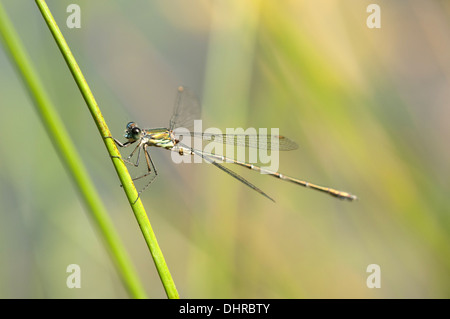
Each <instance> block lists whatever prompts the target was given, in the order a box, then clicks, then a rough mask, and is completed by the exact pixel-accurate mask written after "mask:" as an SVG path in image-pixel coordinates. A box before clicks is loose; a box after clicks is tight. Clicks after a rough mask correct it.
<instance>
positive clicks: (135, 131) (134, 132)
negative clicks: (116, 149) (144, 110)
mask: <svg viewBox="0 0 450 319" xmlns="http://www.w3.org/2000/svg"><path fill="white" fill-rule="evenodd" d="M131 133H132V134H133V135H139V134H141V129H140V128H139V127H134V128H133V129H132V130H131Z"/></svg>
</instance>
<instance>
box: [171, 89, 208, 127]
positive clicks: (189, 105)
mask: <svg viewBox="0 0 450 319" xmlns="http://www.w3.org/2000/svg"><path fill="white" fill-rule="evenodd" d="M201 111H202V109H201V106H200V102H199V101H198V99H197V97H196V96H195V94H194V93H193V92H192V91H190V90H189V89H188V88H186V87H183V86H180V87H179V88H178V93H177V98H176V101H175V109H174V112H173V115H172V118H171V119H170V123H169V130H170V131H172V130H174V129H176V128H179V127H184V128H187V129H188V130H189V131H192V130H193V128H194V120H200V118H201Z"/></svg>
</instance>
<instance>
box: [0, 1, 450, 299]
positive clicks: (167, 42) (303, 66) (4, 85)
mask: <svg viewBox="0 0 450 319" xmlns="http://www.w3.org/2000/svg"><path fill="white" fill-rule="evenodd" d="M372 2H374V1H362V0H345V1H344V0H336V1H333V0H320V1H318V0H314V1H313V0H305V1H300V0H291V1H271V0H248V1H240V0H226V1H225V0H223V1H207V0H195V1H183V0H161V1H153V0H152V1H150V0H149V1H143V0H135V1H125V0H122V1H119V0H115V1H113V0H108V1H106V0H96V1H87V0H78V1H72V0H71V1H61V0H58V1H56V0H48V1H47V4H48V5H49V7H50V9H51V11H52V13H53V15H54V17H55V19H56V21H57V22H58V24H59V26H60V28H61V30H62V32H63V34H64V36H65V37H66V40H67V42H68V44H69V46H70V47H71V49H72V52H73V53H74V55H75V57H76V59H77V61H78V63H79V65H80V67H81V69H82V71H83V73H84V75H85V77H86V79H87V81H88V83H89V85H90V87H91V89H92V91H93V93H94V95H95V98H96V100H97V102H98V103H99V105H100V108H101V109H102V112H103V115H104V117H105V119H106V121H107V123H108V125H109V127H110V129H111V131H112V132H113V134H114V135H115V136H116V137H118V138H121V136H122V134H123V130H124V127H125V124H126V123H127V122H129V121H130V120H134V121H137V122H138V123H139V124H140V125H141V126H145V127H164V126H167V125H168V121H169V118H170V116H171V113H172V110H173V104H174V100H175V93H176V88H177V87H178V86H179V85H186V86H189V87H190V88H191V89H192V90H193V91H194V92H195V93H196V94H197V95H198V96H199V99H200V100H201V101H202V105H203V119H204V127H207V126H214V127H218V128H221V129H223V130H225V128H227V127H244V128H247V127H255V128H259V127H266V128H280V134H282V135H285V136H288V137H290V138H291V139H293V140H295V141H296V142H297V143H298V144H299V146H300V147H299V149H298V150H296V151H291V152H284V153H281V154H280V172H282V173H284V174H287V175H290V176H293V177H298V178H301V179H305V180H308V181H311V182H315V183H318V184H321V185H326V186H331V187H335V188H337V189H342V190H345V191H349V192H352V193H354V194H356V195H358V197H359V201H357V202H352V203H350V202H347V201H340V200H337V199H335V198H332V197H331V196H327V195H324V194H321V193H318V192H314V191H312V190H308V189H304V188H302V187H300V186H296V185H293V184H290V183H286V182H283V181H280V180H276V179H274V178H271V177H268V176H263V175H260V174H258V173H256V172H251V171H248V170H246V169H245V168H240V167H237V168H235V171H236V172H238V173H240V174H242V175H243V176H244V177H246V178H247V179H249V180H250V181H251V182H253V183H255V184H256V185H257V186H259V187H261V188H262V189H263V190H264V191H266V192H267V193H268V194H269V195H271V196H272V197H274V198H275V200H276V203H272V202H270V201H268V200H267V199H265V198H264V197H262V196H261V195H259V194H258V193H256V192H254V191H252V190H251V189H249V188H247V187H246V186H244V185H242V184H240V183H239V182H237V181H236V180H234V179H232V178H230V177H229V176H227V175H226V174H224V173H223V172H221V171H219V170H218V169H216V168H214V167H212V166H211V165H207V164H191V165H189V164H184V165H177V164H174V163H172V161H171V160H170V153H169V152H167V151H165V150H160V149H152V156H153V160H154V162H155V164H156V166H157V168H158V173H159V176H158V178H157V181H156V182H154V183H153V184H152V185H151V187H150V188H149V189H148V190H147V191H146V192H145V193H144V194H143V196H142V198H143V201H144V205H145V207H146V209H147V213H148V215H149V218H150V221H151V222H152V226H153V228H154V231H155V232H156V236H157V238H158V241H159V244H160V245H161V248H162V250H163V253H164V255H165V258H166V261H167V263H168V266H169V268H170V270H171V273H172V276H173V278H174V280H175V283H176V285H177V288H178V290H179V293H180V295H181V297H187V298H448V297H450V246H449V244H450V219H449V213H450V199H449V198H450V196H449V194H450V184H449V180H450V178H449V175H450V174H449V173H450V165H449V162H450V152H449V147H448V143H449V142H448V140H449V137H450V125H449V118H450V107H449V103H450V89H449V85H450V25H449V24H450V3H449V2H448V1H437V0H430V1H423V0H417V1H416V0H398V1H386V0H384V1H383V0H378V1H376V3H377V4H378V5H380V7H381V28H380V29H369V28H368V27H367V25H366V19H367V17H368V16H369V13H367V12H366V8H367V6H368V5H369V4H370V3H372ZM2 3H3V5H4V7H5V9H6V10H7V12H8V14H9V16H10V18H11V19H12V21H13V23H14V25H15V27H16V28H17V30H18V32H19V35H20V37H21V39H22V41H23V43H24V45H25V46H26V48H27V50H28V53H29V55H30V56H31V58H32V60H33V62H34V64H35V67H36V68H37V70H38V72H39V75H40V77H41V79H42V80H43V81H44V83H45V86H46V89H47V90H48V92H49V94H50V96H51V98H52V100H53V102H54V103H55V105H56V106H57V107H58V111H59V113H60V115H61V117H62V119H63V121H64V124H65V125H66V126H67V129H68V130H69V132H70V135H71V137H72V139H73V140H74V142H75V144H76V146H77V148H78V151H79V152H80V154H81V156H82V159H83V162H84V164H85V165H86V166H87V168H88V169H89V173H90V175H91V177H92V179H93V180H94V182H95V185H96V186H97V188H98V190H99V192H100V194H101V196H102V199H103V200H104V202H105V204H106V206H107V208H108V212H109V214H110V216H111V217H112V218H113V221H114V224H115V226H116V227H117V229H118V231H119V233H120V236H121V238H122V239H123V241H124V242H125V245H126V247H127V249H128V251H129V253H130V255H131V257H132V260H133V262H134V264H135V266H136V268H137V269H138V272H139V276H140V278H141V280H142V282H143V284H144V286H145V288H146V291H147V293H148V294H149V296H150V297H152V298H165V293H164V290H163V288H162V286H161V283H160V281H159V277H158V275H157V272H156V270H155V267H154V264H153V261H152V259H151V256H150V254H149V253H148V249H147V247H146V244H145V242H144V240H143V237H142V234H141V233H140V231H139V228H138V225H137V223H136V220H135V218H134V215H133V213H132V211H131V209H130V207H129V205H128V203H127V200H126V197H125V196H124V194H123V190H122V189H121V188H120V187H119V181H118V178H117V175H116V173H115V171H114V169H113V166H112V164H111V160H110V159H109V158H108V155H107V153H106V151H105V148H104V146H103V141H102V140H101V138H100V136H99V134H98V132H97V129H96V127H95V125H94V122H93V121H92V119H91V118H90V115H89V112H88V110H87V108H86V107H85V103H84V100H83V99H82V97H81V94H80V93H79V91H78V89H77V87H76V85H75V83H74V80H73V79H72V77H71V75H70V72H69V70H68V68H67V66H66V64H65V63H64V61H63V58H62V56H61V54H60V52H59V50H58V49H57V47H56V44H55V43H54V41H53V38H52V37H51V35H50V33H49V30H48V28H47V27H46V25H45V23H44V21H43V19H42V17H41V15H40V13H39V11H38V9H37V7H36V5H35V3H34V2H33V1H13V0H3V1H2ZM70 3H77V4H78V5H80V7H81V19H82V20H81V28H80V29H69V28H67V27H66V19H67V17H68V15H69V13H67V12H66V8H67V6H68V5H69V4H70ZM2 48H3V47H2ZM0 106H1V113H0V297H1V298H128V294H127V292H126V290H125V289H124V288H123V285H122V283H121V281H120V279H119V277H118V275H117V273H116V271H115V268H114V267H113V265H112V263H111V260H110V258H109V255H108V253H107V252H106V251H105V248H104V245H103V242H102V240H101V239H100V238H99V236H98V233H97V230H96V228H95V227H94V225H93V223H92V221H91V220H90V217H89V216H88V214H86V211H85V208H84V206H83V205H82V203H81V201H80V199H79V197H78V194H77V192H76V191H75V189H74V187H73V185H72V182H71V181H70V180H69V178H68V175H67V173H66V171H65V170H64V168H63V166H62V164H61V163H60V161H59V158H58V156H57V155H56V154H55V151H54V149H53V147H52V144H51V142H50V141H49V138H48V136H47V135H46V132H45V130H44V128H43V126H42V123H41V122H40V121H39V118H38V116H37V113H36V111H35V110H34V107H33V104H32V102H31V100H30V98H29V96H28V95H27V93H26V91H25V90H24V87H23V85H22V82H21V81H20V80H19V78H18V76H17V74H16V72H15V69H13V68H12V66H11V63H10V61H9V59H8V58H7V55H6V54H5V52H4V50H0ZM230 168H233V167H230ZM72 263H75V264H78V265H80V267H81V272H82V277H81V285H82V287H81V288H80V289H68V288H67V287H66V277H67V276H68V274H67V273H66V267H67V265H69V264H72ZM369 264H378V265H379V266H380V267H381V288H379V289H369V288H368V287H367V286H366V279H367V277H368V275H369V273H367V272H366V268H367V266H368V265H369Z"/></svg>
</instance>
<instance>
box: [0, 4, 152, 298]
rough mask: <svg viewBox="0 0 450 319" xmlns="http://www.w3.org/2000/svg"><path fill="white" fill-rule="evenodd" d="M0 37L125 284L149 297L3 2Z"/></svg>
mask: <svg viewBox="0 0 450 319" xmlns="http://www.w3.org/2000/svg"><path fill="white" fill-rule="evenodd" d="M0 35H1V37H0V38H2V39H3V43H4V46H5V50H6V52H7V53H9V55H10V57H11V61H12V63H13V65H14V66H15V67H16V69H17V70H18V74H19V76H20V78H21V80H22V81H23V83H24V85H25V88H26V89H27V90H28V93H29V94H30V96H31V98H32V100H33V102H34V105H35V106H36V110H37V113H38V114H39V116H40V118H41V121H42V123H43V126H44V128H45V129H46V130H47V134H48V135H49V137H50V139H51V141H52V143H53V146H54V147H55V150H56V152H57V153H58V155H59V157H60V159H61V161H62V162H63V164H64V166H65V167H66V169H67V172H68V173H69V175H70V177H71V179H72V180H73V182H74V184H75V187H76V188H77V190H78V191H79V193H80V197H81V199H82V200H83V201H84V204H85V205H86V207H87V210H88V212H89V213H90V214H91V215H92V219H93V220H94V222H95V224H96V226H97V227H98V229H99V230H100V233H101V234H102V236H103V238H104V240H105V243H106V246H107V247H108V249H109V252H110V255H111V257H112V260H113V262H114V264H115V266H116V269H117V271H118V273H119V276H120V278H121V279H122V282H123V283H124V285H125V287H126V289H127V290H128V292H129V294H130V295H131V296H133V297H135V298H146V293H145V291H144V288H143V287H142V285H141V283H140V281H139V278H138V276H137V273H136V270H135V268H134V267H133V265H132V263H131V260H130V258H129V257H128V254H127V252H126V250H125V248H124V246H123V244H122V242H121V240H120V238H119V236H118V234H117V232H116V230H115V228H114V225H113V223H112V221H111V219H110V218H109V216H108V214H107V212H106V209H105V207H104V205H103V203H102V202H101V200H100V197H99V195H98V193H97V192H96V190H95V188H94V186H93V183H92V181H91V180H90V178H89V175H88V174H87V170H86V169H85V167H84V166H83V164H82V161H81V158H80V156H79V155H78V153H77V151H76V149H75V147H74V144H73V143H72V141H71V139H70V136H69V134H68V133H67V131H66V129H65V127H64V125H63V124H62V121H61V119H60V117H59V115H58V113H57V112H56V110H55V107H54V106H53V104H52V102H51V100H50V98H49V96H48V95H47V92H46V91H45V89H44V86H43V85H42V82H41V81H40V79H39V77H38V75H37V72H36V71H35V69H34V67H33V65H32V64H31V61H30V59H29V57H28V56H27V54H26V52H25V49H24V48H23V45H22V44H21V42H20V40H19V37H18V35H17V33H16V31H15V30H14V27H13V25H12V23H11V22H10V20H9V18H8V17H7V15H6V13H5V11H4V9H3V7H2V5H1V3H0Z"/></svg>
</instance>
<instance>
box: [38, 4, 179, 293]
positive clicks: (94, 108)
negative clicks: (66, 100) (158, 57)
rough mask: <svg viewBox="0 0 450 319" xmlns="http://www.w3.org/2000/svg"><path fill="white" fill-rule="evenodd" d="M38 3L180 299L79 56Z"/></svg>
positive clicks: (168, 286)
mask: <svg viewBox="0 0 450 319" xmlns="http://www.w3.org/2000/svg"><path fill="white" fill-rule="evenodd" d="M36 4H37V5H38V7H39V10H40V11H41V13H42V16H43V18H44V20H45V22H46V23H47V26H48V27H49V29H50V31H51V33H52V35H53V38H54V39H55V41H56V43H57V45H58V47H59V49H60V51H61V53H62V55H63V57H64V59H65V60H66V63H67V66H68V67H69V69H70V72H71V73H72V75H73V77H74V79H75V82H76V83H77V85H78V88H79V89H80V92H81V94H82V95H83V98H84V100H85V101H86V104H87V106H88V108H89V111H90V112H91V115H92V117H93V119H94V121H95V124H96V125H97V128H98V130H99V132H100V135H101V137H102V139H103V141H104V143H105V146H106V148H107V150H108V153H109V156H110V157H111V159H112V162H113V165H114V168H115V169H116V172H117V174H118V176H119V179H120V182H121V184H122V186H123V189H124V191H125V194H126V196H127V198H128V201H129V203H130V205H131V208H132V209H133V212H134V215H135V217H136V220H137V222H138V224H139V227H140V229H141V231H142V234H143V236H144V239H145V241H146V243H147V246H148V248H149V250H150V253H151V255H152V257H153V261H154V263H155V266H156V269H157V271H158V274H159V277H160V278H161V282H162V284H163V286H164V289H165V291H166V294H167V296H168V297H169V298H179V296H178V291H177V289H176V287H175V283H174V281H173V279H172V276H171V275H170V272H169V268H168V267H167V264H166V261H165V259H164V256H163V254H162V251H161V249H160V247H159V245H158V241H157V240H156V236H155V234H154V232H153V229H152V227H151V224H150V221H149V220H148V217H147V213H146V212H145V209H144V206H143V205H142V202H141V199H140V198H139V199H138V200H137V201H136V198H137V197H138V193H137V191H136V188H135V186H134V183H133V181H132V179H131V176H130V174H129V173H128V169H127V168H126V166H125V164H124V162H123V161H122V160H121V159H120V153H119V151H118V150H117V147H116V144H115V143H114V141H113V139H111V138H107V137H111V132H110V131H109V129H108V126H107V125H106V122H105V120H104V118H103V116H102V114H101V112H100V108H99V107H98V104H97V102H96V101H95V98H94V95H93V94H92V92H91V90H90V88H89V85H88V84H87V82H86V79H85V78H84V76H83V73H82V72H81V70H80V67H79V66H78V64H77V62H76V60H75V57H74V56H73V54H72V52H71V50H70V48H69V46H68V44H67V42H66V41H65V39H64V36H63V35H62V33H61V30H60V29H59V27H58V25H57V24H56V21H55V19H54V18H53V16H52V14H51V12H50V10H49V8H48V6H47V4H46V3H45V1H43V0H36Z"/></svg>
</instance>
